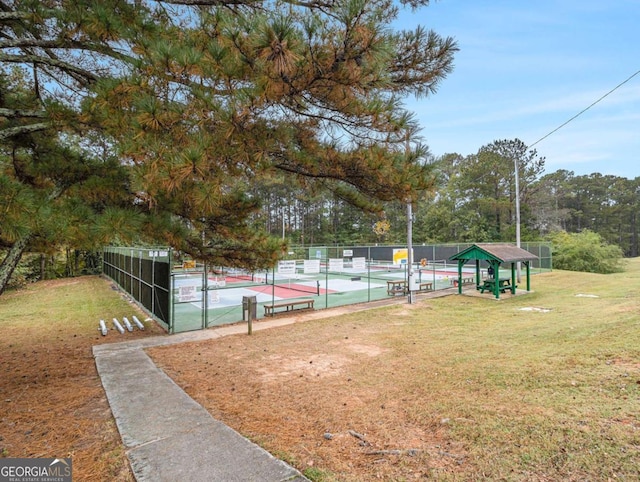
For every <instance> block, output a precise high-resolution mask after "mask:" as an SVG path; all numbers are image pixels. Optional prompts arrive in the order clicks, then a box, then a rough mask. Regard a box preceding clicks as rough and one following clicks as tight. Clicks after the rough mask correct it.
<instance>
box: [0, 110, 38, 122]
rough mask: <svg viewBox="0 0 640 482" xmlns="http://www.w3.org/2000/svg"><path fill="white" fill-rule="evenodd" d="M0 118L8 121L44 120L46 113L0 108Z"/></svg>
mask: <svg viewBox="0 0 640 482" xmlns="http://www.w3.org/2000/svg"><path fill="white" fill-rule="evenodd" d="M0 116H1V117H7V118H10V119H18V118H21V117H36V118H39V119H45V118H46V117H47V113H46V112H44V111H42V110H22V109H7V108H6V107H0Z"/></svg>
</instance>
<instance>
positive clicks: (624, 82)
mask: <svg viewBox="0 0 640 482" xmlns="http://www.w3.org/2000/svg"><path fill="white" fill-rule="evenodd" d="M638 74H640V70H638V71H637V72H635V73H634V74H632V75H631V76H630V77H628V78H627V79H625V80H624V81H622V82H620V83H619V84H618V85H616V86H615V87H614V88H613V89H611V90H610V91H609V92H607V93H606V94H604V95H603V96H602V97H600V98H599V99H598V100H596V101H595V102H594V103H593V104H591V105H590V106H589V107H586V108H584V109H582V110H581V111H580V112H578V113H577V114H576V115H574V116H573V117H572V118H571V119H569V120H568V121H566V122H565V123H564V124H561V125H559V126H558V127H556V128H555V129H553V130H552V131H551V132H549V133H548V134H546V135H544V136H542V137H541V138H540V139H538V140H537V141H535V142H534V143H533V144H531V145H530V146H529V148H531V147H533V146H535V145H536V144H538V143H539V142H542V141H543V140H545V139H546V138H547V137H549V136H550V135H551V134H553V133H554V132H557V131H559V130H560V129H562V128H563V127H564V126H566V125H567V124H568V123H569V122H571V121H573V120H574V119H576V118H577V117H579V116H581V115H582V114H584V113H585V112H587V111H588V110H589V109H591V108H592V107H593V106H594V105H596V104H597V103H598V102H600V101H601V100H603V99H604V98H605V97H607V96H608V95H609V94H612V93H613V92H615V91H616V90H618V89H619V88H620V87H622V86H623V85H624V84H626V83H627V82H629V81H630V80H631V79H633V78H634V77H635V76H636V75H638Z"/></svg>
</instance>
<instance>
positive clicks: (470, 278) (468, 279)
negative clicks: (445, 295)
mask: <svg viewBox="0 0 640 482" xmlns="http://www.w3.org/2000/svg"><path fill="white" fill-rule="evenodd" d="M474 282H475V278H474V277H473V276H467V277H466V278H462V285H463V286H464V285H470V284H473V283H474ZM451 284H452V285H453V286H458V278H453V279H452V280H451Z"/></svg>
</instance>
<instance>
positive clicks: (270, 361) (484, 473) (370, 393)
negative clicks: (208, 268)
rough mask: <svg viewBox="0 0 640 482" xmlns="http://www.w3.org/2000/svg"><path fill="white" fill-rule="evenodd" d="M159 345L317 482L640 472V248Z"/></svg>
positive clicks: (182, 374)
mask: <svg viewBox="0 0 640 482" xmlns="http://www.w3.org/2000/svg"><path fill="white" fill-rule="evenodd" d="M532 289H533V290H535V292H534V293H530V294H526V295H523V296H516V297H511V298H509V299H502V300H500V301H496V300H495V299H493V297H492V295H490V294H487V295H486V296H482V297H477V296H464V295H463V296H457V295H454V296H447V297H444V298H438V299H431V300H420V301H419V302H418V303H415V304H413V305H408V304H406V305H396V306H388V307H384V308H377V309H371V310H367V311H360V312H353V313H349V314H346V315H341V316H339V317H331V318H324V319H317V320H313V321H306V322H304V323H297V324H294V325H290V326H286V327H282V328H277V329H272V330H264V331H258V332H255V333H254V334H253V335H252V336H247V335H242V336H234V337H228V338H223V339H217V340H212V341H207V342H200V343H193V344H188V345H179V346H172V347H162V348H160V347H159V348H154V349H152V350H150V351H149V352H150V354H151V355H152V357H153V358H154V360H155V361H156V363H157V364H158V365H159V366H161V367H162V368H163V369H164V370H166V371H167V373H168V374H169V375H170V376H171V377H172V378H173V379H174V380H175V381H176V382H177V383H178V384H179V385H181V386H182V387H183V388H184V389H185V390H186V391H187V392H188V393H189V394H190V395H191V396H192V397H193V398H194V399H195V400H197V401H198V402H199V403H201V404H202V405H203V406H204V407H206V408H207V409H208V410H209V412H210V413H211V414H212V415H213V416H214V417H215V418H218V419H220V420H222V421H224V422H225V423H227V424H228V425H230V426H231V427H233V428H235V429H236V430H238V431H240V432H241V433H243V434H245V435H246V436H248V437H250V438H251V439H252V440H254V441H256V442H258V443H260V444H261V445H262V446H263V447H265V448H266V449H267V450H269V451H270V452H271V453H273V454H275V455H276V456H278V457H281V458H283V459H285V460H287V461H288V462H289V463H291V464H293V465H294V466H296V467H297V468H299V469H300V470H302V471H303V472H304V473H305V474H306V475H307V476H308V477H309V478H311V479H313V480H316V481H342V482H352V481H370V480H388V481H391V480H398V481H403V480H424V479H425V478H426V479H437V480H461V481H462V480H465V481H466V480H514V481H516V480H517V481H549V480H552V481H558V480H563V481H565V480H575V481H578V480H598V481H600V480H605V481H606V480H638V479H640V419H639V417H638V416H639V408H640V259H634V260H630V261H629V262H628V267H627V271H626V272H625V273H621V274H614V275H597V274H585V273H574V272H566V271H554V272H551V273H545V274H541V275H536V276H534V277H533V279H532Z"/></svg>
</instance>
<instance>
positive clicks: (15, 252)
mask: <svg viewBox="0 0 640 482" xmlns="http://www.w3.org/2000/svg"><path fill="white" fill-rule="evenodd" d="M30 238H31V236H23V237H22V238H20V239H18V240H17V241H16V242H15V243H14V244H13V246H11V248H10V249H9V253H7V256H5V258H4V260H3V261H2V264H0V295H1V294H2V293H4V290H5V288H6V287H7V284H9V280H10V279H11V275H12V274H13V271H14V270H15V269H16V266H18V263H19V262H20V259H21V258H22V254H23V253H24V252H25V250H26V249H27V245H28V244H29V239H30Z"/></svg>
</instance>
